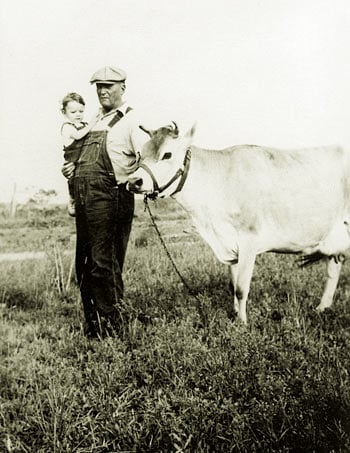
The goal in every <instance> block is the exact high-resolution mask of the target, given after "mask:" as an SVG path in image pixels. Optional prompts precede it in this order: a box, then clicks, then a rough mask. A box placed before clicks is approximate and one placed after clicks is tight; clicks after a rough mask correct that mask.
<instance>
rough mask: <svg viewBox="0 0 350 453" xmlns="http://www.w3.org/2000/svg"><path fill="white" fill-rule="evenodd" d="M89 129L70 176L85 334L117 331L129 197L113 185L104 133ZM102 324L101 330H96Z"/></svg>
mask: <svg viewBox="0 0 350 453" xmlns="http://www.w3.org/2000/svg"><path fill="white" fill-rule="evenodd" d="M122 116H123V114H122V113H121V112H117V114H116V115H115V116H114V117H113V118H112V120H111V122H110V123H109V124H108V126H107V129H106V130H103V131H91V132H90V133H89V134H88V135H87V136H86V137H85V138H84V139H83V144H82V152H81V155H80V158H79V160H78V162H77V166H76V170H75V176H74V193H75V204H76V232H77V243H76V274H77V280H78V284H79V287H80V292H81V297H82V302H83V307H84V314H85V319H86V324H87V326H86V327H87V334H92V335H94V334H98V333H102V332H101V328H102V330H103V329H104V326H105V325H108V326H112V328H114V329H117V328H118V325H119V322H120V313H119V308H118V301H119V300H120V299H121V298H122V297H123V280H122V270H123V264H124V258H125V253H126V248H127V244H128V240H129V235H130V231H131V224H132V219H133V215H134V207H135V203H134V195H133V194H132V193H130V192H129V191H127V190H126V184H118V183H117V181H116V179H115V176H114V172H113V168H112V164H111V161H110V158H109V156H108V154H107V149H106V137H107V133H108V130H109V129H110V128H111V127H113V126H114V124H115V123H116V122H117V121H119V119H120V118H121V117H122ZM101 326H102V327H101Z"/></svg>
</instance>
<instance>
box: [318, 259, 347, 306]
mask: <svg viewBox="0 0 350 453" xmlns="http://www.w3.org/2000/svg"><path fill="white" fill-rule="evenodd" d="M342 261H343V260H338V259H337V260H336V259H335V258H334V257H332V258H330V259H329V260H328V263H327V282H326V287H325V289H324V292H323V296H322V299H321V303H320V304H319V305H318V307H317V308H316V310H317V311H323V310H325V309H326V308H328V307H330V306H331V305H332V303H333V296H334V293H335V290H336V288H337V284H338V280H339V275H340V271H341V267H342Z"/></svg>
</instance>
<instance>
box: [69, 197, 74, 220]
mask: <svg viewBox="0 0 350 453" xmlns="http://www.w3.org/2000/svg"><path fill="white" fill-rule="evenodd" d="M68 214H69V215H70V216H71V217H75V201H74V198H70V199H69V202H68Z"/></svg>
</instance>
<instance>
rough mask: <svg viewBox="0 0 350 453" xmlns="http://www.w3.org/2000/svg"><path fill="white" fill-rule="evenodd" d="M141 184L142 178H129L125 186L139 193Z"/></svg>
mask: <svg viewBox="0 0 350 453" xmlns="http://www.w3.org/2000/svg"><path fill="white" fill-rule="evenodd" d="M142 186H143V179H142V178H140V177H137V178H129V180H128V183H127V185H126V188H127V189H128V190H129V191H130V192H133V193H140V192H141V189H142Z"/></svg>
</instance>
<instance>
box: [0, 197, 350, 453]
mask: <svg viewBox="0 0 350 453" xmlns="http://www.w3.org/2000/svg"><path fill="white" fill-rule="evenodd" d="M151 208H152V210H153V211H154V214H155V216H156V217H157V222H158V224H159V228H160V229H161V230H162V232H164V237H165V240H166V243H167V244H168V247H169V251H170V253H171V254H172V256H173V258H174V260H175V262H176V264H177V266H178V267H179V270H180V271H181V273H182V275H183V277H184V279H185V280H186V282H187V284H188V286H189V289H190V291H189V290H188V288H186V287H184V285H183V284H182V282H181V281H180V280H179V278H178V276H177V274H176V273H175V272H174V269H173V268H172V265H171V263H170V262H169V260H168V258H167V256H166V254H165V253H164V251H163V249H162V247H161V245H160V243H159V240H158V238H157V236H156V234H155V232H154V231H153V229H152V227H151V224H150V221H149V219H148V218H147V216H146V213H144V212H143V210H142V206H139V207H138V210H137V217H136V218H135V223H134V228H133V232H132V236H131V241H130V247H129V250H128V254H127V262H126V267H125V301H124V305H123V307H122V312H123V320H124V321H123V332H124V334H123V338H107V339H106V340H104V341H101V342H100V341H88V340H87V339H86V338H85V337H84V335H83V329H82V322H83V316H82V310H81V304H80V300H79V294H78V288H77V287H76V285H75V284H74V282H73V283H72V282H71V283H70V284H69V285H68V287H67V282H68V281H70V276H69V273H70V268H71V254H70V252H71V251H72V247H73V244H72V241H71V237H70V235H71V232H72V230H71V223H70V222H71V220H70V219H65V218H63V217H62V219H60V221H59V222H60V224H61V227H60V228H57V229H55V228H53V229H52V228H50V235H48V234H46V233H47V231H46V230H45V229H43V227H42V226H40V231H42V236H43V240H42V243H41V245H42V249H43V250H46V251H47V258H46V259H45V260H42V261H24V262H18V263H12V264H10V265H9V264H8V263H0V279H1V291H0V338H1V343H0V344H1V350H0V352H1V362H0V380H1V383H0V397H1V400H0V404H1V406H0V451H7V452H81V453H82V452H128V451H132V452H134V451H135V452H151V451H152V452H229V451H232V452H236V451H237V452H254V451H257V452H258V451H259V452H272V451H276V452H277V451H279V452H287V451H288V452H289V451H291V452H301V451H303V452H312V451H315V452H331V451H334V452H338V451H343V452H346V451H350V418H349V414H350V388H349V369H350V352H349V351H350V349H349V346H350V307H349V304H348V299H349V293H350V286H349V283H348V279H347V275H348V273H349V265H348V264H347V263H346V264H345V267H344V270H343V274H342V277H341V280H340V284H339V287H338V291H337V294H336V300H335V305H334V307H333V308H332V309H331V310H328V312H326V313H324V314H322V315H318V314H316V312H315V310H314V307H315V306H316V305H317V303H318V299H319V297H320V295H321V294H322V285H323V284H324V271H325V269H323V266H322V264H319V265H316V266H315V267H313V268H310V269H307V270H305V269H304V270H302V269H298V268H297V267H296V266H295V263H294V259H293V257H288V256H285V257H281V256H276V255H265V256H261V257H259V258H258V260H257V265H256V269H255V273H254V278H253V281H252V286H251V293H250V302H249V304H248V317H249V325H248V326H247V327H245V326H242V325H240V324H239V323H238V322H236V321H235V320H233V319H231V317H230V316H229V314H230V310H229V308H230V304H232V301H231V296H230V292H229V289H228V281H227V272H226V269H225V267H224V266H222V265H221V264H220V263H218V262H217V261H216V260H215V259H214V257H213V255H212V252H211V251H210V250H209V249H208V247H207V246H206V245H205V244H204V243H203V242H202V241H201V240H200V239H199V238H198V237H197V236H196V235H195V234H194V233H192V232H190V233H188V232H184V230H185V231H188V225H189V223H188V218H187V217H186V216H184V214H183V212H182V211H179V210H178V209H177V208H176V206H175V205H173V204H170V205H169V204H168V203H163V204H162V203H158V204H157V205H156V206H151ZM62 215H66V214H65V213H63V214H62ZM21 228H23V224H22V225H21ZM31 231H32V232H31V233H30V232H27V233H26V234H27V235H28V237H30V235H31V234H32V235H33V237H36V235H37V234H38V227H36V228H34V227H33V226H32V227H31ZM62 231H66V233H67V237H66V238H65V237H63V236H62V234H63V233H62ZM12 234H14V235H15V234H16V225H14V226H13V228H12ZM46 235H47V236H49V238H48V239H47V240H45V239H44V238H45V236H46ZM18 240H19V241H20V240H21V239H20V238H19V239H18ZM55 244H56V249H55V248H54V247H53V246H54V245H55ZM65 252H67V253H65ZM58 263H59V264H58ZM57 269H58V271H57ZM58 275H59V279H60V281H61V283H62V284H63V288H64V289H65V294H62V285H57V278H58Z"/></svg>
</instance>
